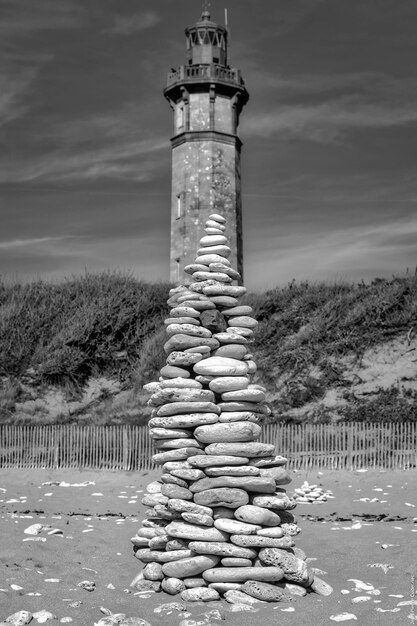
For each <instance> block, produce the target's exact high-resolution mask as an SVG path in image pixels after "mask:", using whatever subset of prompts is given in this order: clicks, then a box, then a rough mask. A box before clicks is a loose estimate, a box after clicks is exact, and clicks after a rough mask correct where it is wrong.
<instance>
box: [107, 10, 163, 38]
mask: <svg viewBox="0 0 417 626" xmlns="http://www.w3.org/2000/svg"><path fill="white" fill-rule="evenodd" d="M160 20H161V18H160V17H159V15H158V14H157V13H156V12H155V11H141V12H139V13H134V14H133V15H129V16H122V15H116V16H115V18H114V24H113V25H112V26H111V27H110V28H107V29H106V30H105V31H104V32H106V33H111V34H113V35H132V34H133V33H138V32H141V31H143V30H147V29H148V28H152V27H153V26H155V25H156V24H158V22H160Z"/></svg>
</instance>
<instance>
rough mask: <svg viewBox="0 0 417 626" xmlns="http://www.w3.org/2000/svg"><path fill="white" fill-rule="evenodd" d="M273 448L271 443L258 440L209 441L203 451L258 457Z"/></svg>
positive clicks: (212, 453) (268, 452) (213, 453)
mask: <svg viewBox="0 0 417 626" xmlns="http://www.w3.org/2000/svg"><path fill="white" fill-rule="evenodd" d="M274 449H275V446H274V444H272V443H262V442H259V441H250V442H246V443H245V442H238V443H211V444H210V445H208V446H207V447H206V448H205V453H206V454H210V455H216V456H217V455H230V456H243V457H248V458H252V457H258V456H265V455H267V454H271V453H272V452H273V451H274Z"/></svg>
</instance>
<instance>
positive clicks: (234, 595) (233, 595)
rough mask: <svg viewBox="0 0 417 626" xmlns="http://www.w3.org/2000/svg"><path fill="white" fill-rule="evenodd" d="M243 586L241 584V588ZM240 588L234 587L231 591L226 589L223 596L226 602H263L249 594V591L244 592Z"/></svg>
mask: <svg viewBox="0 0 417 626" xmlns="http://www.w3.org/2000/svg"><path fill="white" fill-rule="evenodd" d="M242 587H243V585H241V586H240V589H241V588H242ZM240 589H236V590H234V589H232V590H230V591H226V592H225V594H224V596H223V597H224V599H225V600H226V602H229V603H230V604H247V605H250V606H253V605H255V604H259V603H260V602H261V600H258V599H257V598H253V597H252V596H249V595H248V594H247V593H243V592H242V591H240Z"/></svg>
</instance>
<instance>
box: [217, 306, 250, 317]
mask: <svg viewBox="0 0 417 626" xmlns="http://www.w3.org/2000/svg"><path fill="white" fill-rule="evenodd" d="M223 314H224V315H227V316H239V315H253V309H252V307H251V306H248V305H246V304H243V305H239V306H234V307H231V308H229V309H225V310H224V311H223Z"/></svg>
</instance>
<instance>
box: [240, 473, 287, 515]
mask: <svg viewBox="0 0 417 626" xmlns="http://www.w3.org/2000/svg"><path fill="white" fill-rule="evenodd" d="M270 480H272V481H273V479H270ZM273 482H274V484H275V481H273ZM251 504H254V505H255V506H260V507H264V508H266V509H274V511H283V510H292V509H294V508H295V507H296V506H297V502H296V501H295V500H294V499H293V498H289V497H288V496H287V495H286V494H285V493H284V494H276V495H261V496H254V497H253V498H252V499H251Z"/></svg>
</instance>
